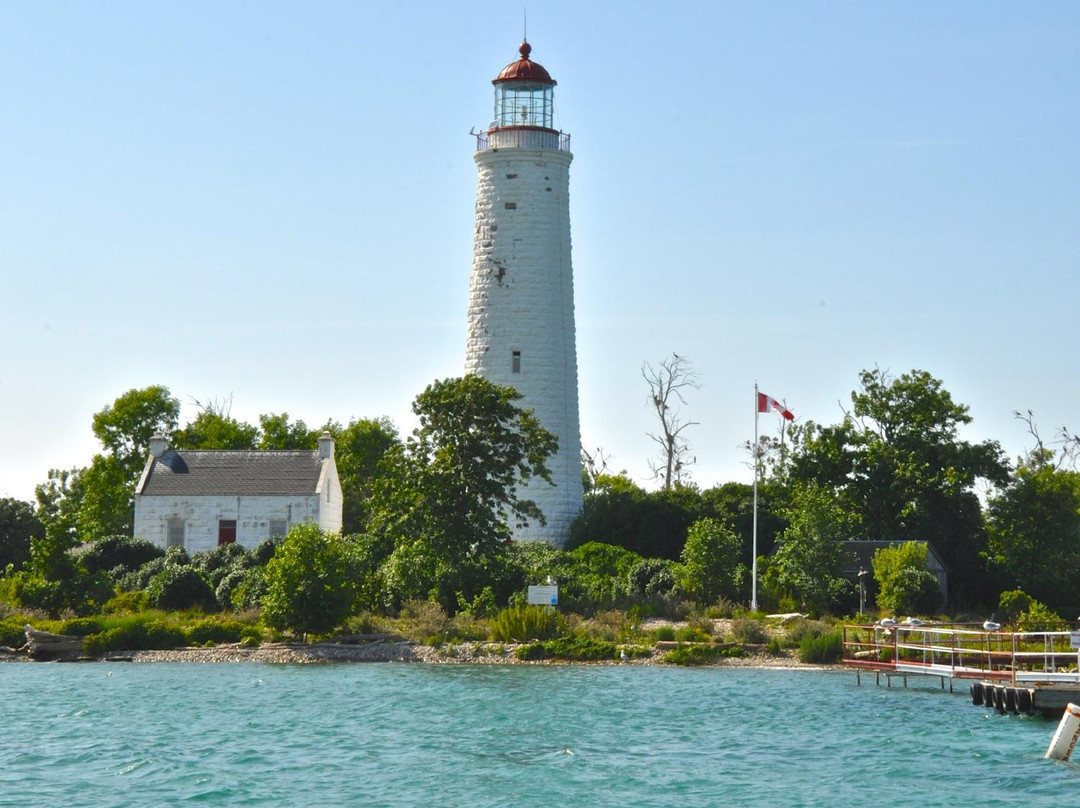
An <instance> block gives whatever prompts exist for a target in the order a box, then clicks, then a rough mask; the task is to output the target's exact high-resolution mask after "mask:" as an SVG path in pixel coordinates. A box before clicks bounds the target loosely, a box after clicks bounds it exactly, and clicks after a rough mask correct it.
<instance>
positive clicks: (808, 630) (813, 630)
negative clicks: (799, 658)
mask: <svg viewBox="0 0 1080 808" xmlns="http://www.w3.org/2000/svg"><path fill="white" fill-rule="evenodd" d="M825 630H826V626H825V624H824V623H822V622H821V621H820V620H805V619H803V620H797V621H796V622H795V623H793V624H792V625H791V627H790V628H788V630H787V636H786V637H785V642H784V644H785V645H786V646H787V647H788V648H798V647H799V645H801V644H802V641H803V640H805V639H806V638H807V637H809V638H811V639H813V638H817V637H820V636H821V635H822V634H824V633H825Z"/></svg>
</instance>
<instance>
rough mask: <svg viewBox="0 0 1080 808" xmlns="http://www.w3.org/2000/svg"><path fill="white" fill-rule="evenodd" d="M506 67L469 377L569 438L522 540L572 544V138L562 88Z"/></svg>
mask: <svg viewBox="0 0 1080 808" xmlns="http://www.w3.org/2000/svg"><path fill="white" fill-rule="evenodd" d="M518 52H519V54H520V58H519V59H517V60H516V61H514V62H511V63H510V64H508V65H507V66H506V67H504V68H503V69H502V71H501V72H500V73H499V75H498V76H496V77H495V79H494V80H493V81H492V84H494V85H495V119H494V120H493V121H492V122H491V125H490V126H489V127H488V128H487V129H486V130H485V131H483V132H481V133H480V134H479V135H477V138H476V153H475V154H474V155H473V159H474V160H475V161H476V168H477V172H478V178H477V185H476V229H475V232H474V236H473V238H474V242H473V262H472V276H471V281H470V284H469V318H468V338H467V343H466V349H465V372H466V373H475V374H477V375H478V376H481V377H483V378H485V379H487V380H488V381H491V382H494V383H496V384H501V385H509V386H512V387H514V388H516V389H517V390H518V391H519V392H520V393H521V394H522V396H523V399H522V401H521V402H520V403H521V405H522V406H524V407H527V408H530V409H532V410H533V412H534V413H535V414H536V416H537V418H539V419H540V422H541V423H542V424H543V425H544V428H545V429H547V430H548V431H549V432H551V433H552V434H554V435H555V436H556V437H557V438H558V439H559V450H558V452H557V454H555V455H554V456H553V457H551V458H550V459H549V461H548V467H549V468H550V470H551V479H552V482H553V483H554V485H549V484H548V483H547V482H545V481H544V480H539V479H536V480H533V481H531V482H530V483H529V484H528V486H526V488H525V490H522V491H519V492H518V493H519V495H520V496H521V497H523V498H526V499H531V500H533V501H534V502H536V504H537V505H538V506H539V507H540V510H541V511H542V512H543V514H544V518H545V520H546V524H545V525H544V526H543V527H541V526H540V525H539V524H532V523H530V524H529V526H528V527H526V528H518V529H516V530H515V531H514V538H515V539H517V540H523V541H548V542H551V543H552V544H555V545H557V546H562V545H563V544H565V542H566V539H567V538H568V536H569V533H570V523H571V522H572V521H573V520H574V518H575V517H577V515H578V514H579V513H580V512H581V505H582V486H581V433H580V427H579V421H578V389H577V349H576V347H575V336H574V273H573V267H572V265H571V262H570V201H569V185H570V161H571V160H572V159H573V155H571V154H570V137H569V135H567V134H564V133H562V132H560V131H559V130H557V129H555V128H554V126H553V125H552V124H553V115H554V101H555V80H554V79H553V78H552V77H551V75H550V74H549V73H548V72H547V70H545V69H544V68H543V66H541V65H540V64H538V63H536V62H534V61H532V60H531V59H530V58H529V56H530V54H531V52H532V47H531V46H530V45H529V43H528V42H523V43H522V44H521V47H520V48H519V50H518Z"/></svg>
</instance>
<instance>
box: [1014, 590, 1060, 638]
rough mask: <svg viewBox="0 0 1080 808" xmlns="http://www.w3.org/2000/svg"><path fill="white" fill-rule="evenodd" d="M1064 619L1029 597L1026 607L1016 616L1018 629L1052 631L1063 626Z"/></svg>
mask: <svg viewBox="0 0 1080 808" xmlns="http://www.w3.org/2000/svg"><path fill="white" fill-rule="evenodd" d="M1064 625H1065V621H1064V620H1062V619H1061V616H1060V615H1058V614H1057V613H1055V612H1054V611H1053V610H1052V609H1050V607H1049V606H1046V605H1044V604H1042V603H1039V601H1037V600H1035V599H1034V598H1031V599H1030V600H1029V602H1028V605H1027V608H1026V609H1025V610H1024V611H1023V612H1021V613H1020V616H1019V617H1017V618H1016V628H1017V629H1018V630H1019V631H1054V630H1058V629H1061V628H1063V627H1064Z"/></svg>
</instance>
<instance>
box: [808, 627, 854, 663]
mask: <svg viewBox="0 0 1080 808" xmlns="http://www.w3.org/2000/svg"><path fill="white" fill-rule="evenodd" d="M843 656H844V640H843V637H842V636H841V634H840V632H839V631H829V632H827V633H825V634H821V635H820V636H817V637H809V636H808V637H803V639H802V641H801V642H800V643H799V661H800V662H805V663H811V664H815V665H828V664H831V663H834V662H839V661H840V660H841V659H843Z"/></svg>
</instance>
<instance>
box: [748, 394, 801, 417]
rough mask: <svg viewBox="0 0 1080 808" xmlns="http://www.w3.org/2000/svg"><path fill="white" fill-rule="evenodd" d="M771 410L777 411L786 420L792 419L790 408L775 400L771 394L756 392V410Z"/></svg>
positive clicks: (792, 414)
mask: <svg viewBox="0 0 1080 808" xmlns="http://www.w3.org/2000/svg"><path fill="white" fill-rule="evenodd" d="M770 410H772V411H773V412H776V413H779V414H780V415H782V416H784V418H785V419H787V420H788V421H794V420H795V415H794V413H792V412H791V410H789V409H787V408H786V407H785V406H784V405H783V404H781V403H780V402H779V401H777V400H776V399H775V398H773V397H772V396H767V395H765V394H764V393H758V394H757V411H758V412H769V411H770Z"/></svg>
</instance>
